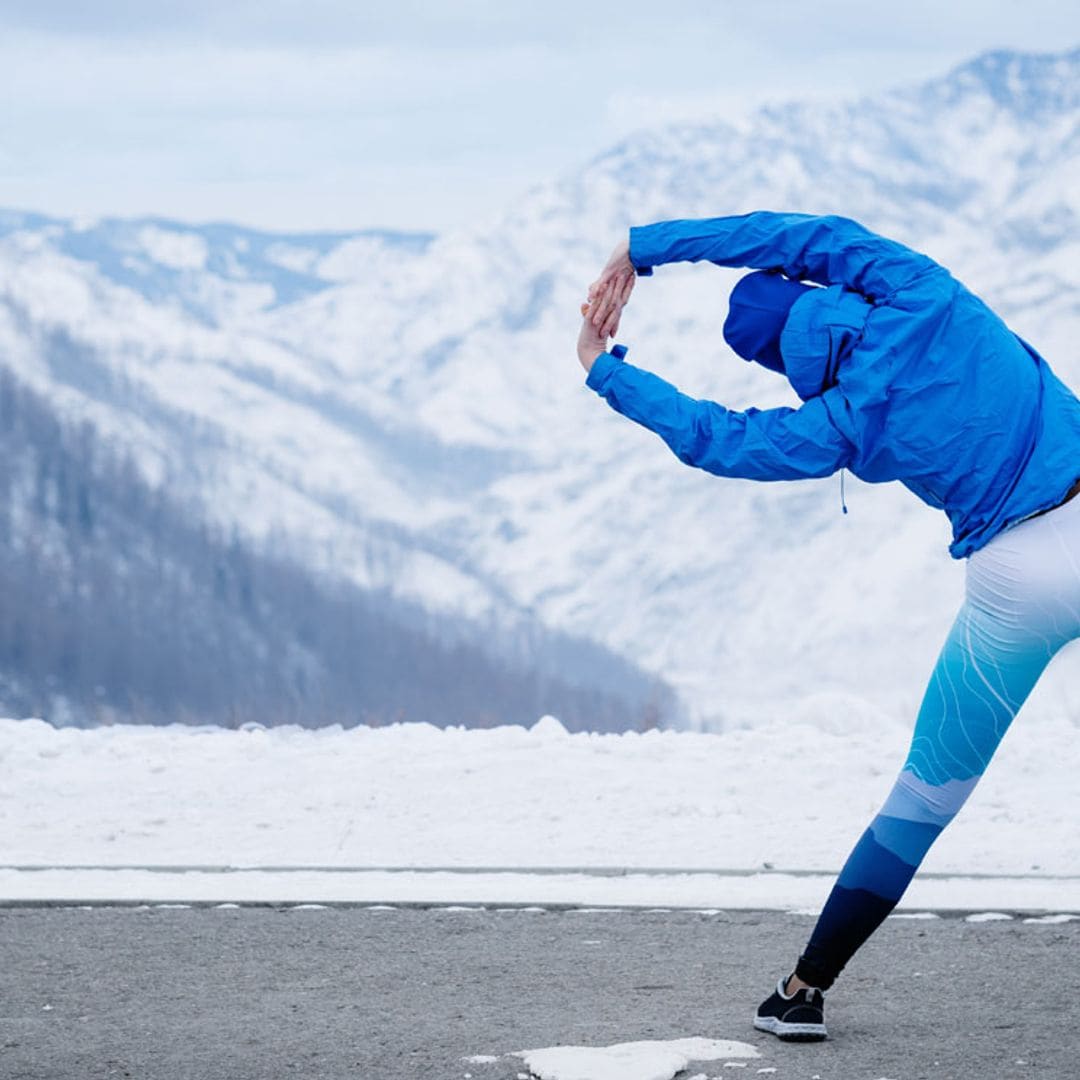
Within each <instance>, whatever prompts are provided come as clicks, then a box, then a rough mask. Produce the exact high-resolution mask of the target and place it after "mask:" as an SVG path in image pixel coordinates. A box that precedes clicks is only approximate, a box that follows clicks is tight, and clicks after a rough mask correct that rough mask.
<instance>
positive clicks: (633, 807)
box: [0, 701, 1080, 876]
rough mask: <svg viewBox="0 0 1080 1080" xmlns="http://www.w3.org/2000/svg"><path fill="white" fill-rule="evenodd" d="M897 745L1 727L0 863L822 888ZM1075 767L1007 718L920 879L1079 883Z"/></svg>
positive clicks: (889, 738) (543, 730)
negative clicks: (686, 872)
mask: <svg viewBox="0 0 1080 1080" xmlns="http://www.w3.org/2000/svg"><path fill="white" fill-rule="evenodd" d="M907 738H908V733H907V731H906V730H904V729H903V728H902V727H901V726H899V725H895V724H892V723H890V722H888V721H887V720H885V719H882V718H880V717H876V716H868V715H866V714H865V713H862V714H860V713H858V712H856V711H854V710H848V711H844V710H843V709H842V708H839V707H836V706H834V705H831V704H830V703H829V702H828V701H818V702H807V703H806V704H805V706H804V709H803V712H802V713H801V714H800V715H798V716H794V717H792V718H791V719H790V720H788V721H787V722H784V723H780V722H775V723H772V724H768V725H766V726H764V727H762V728H760V729H757V730H752V731H751V730H736V731H729V732H725V733H722V734H703V733H689V732H657V731H652V732H648V733H646V734H640V735H639V734H623V735H597V734H574V735H570V734H567V733H566V731H565V730H564V729H563V728H562V727H561V725H558V724H557V723H554V722H550V721H545V722H544V723H542V724H539V725H537V726H534V728H533V729H531V730H528V729H525V728H522V727H500V728H495V729H492V730H487V731H467V730H464V729H460V728H458V729H450V730H445V731H444V730H440V729H437V728H435V727H433V726H430V725H427V724H405V725H395V726H392V727H386V728H365V727H361V728H355V729H350V730H342V729H340V728H327V729H323V730H318V731H307V730H302V729H299V728H295V727H285V728H276V729H272V730H267V729H262V728H254V729H252V730H242V731H225V730H220V729H211V728H195V727H191V728H188V727H179V726H173V727H168V728H140V727H124V726H116V727H109V728H100V729H96V730H87V731H82V730H74V729H62V730H55V729H53V728H51V727H49V726H48V725H46V724H44V723H42V722H40V721H36V720H24V721H16V720H0V775H2V777H3V782H2V783H0V838H2V839H0V864H3V865H6V866H25V865H37V866H41V865H67V864H78V865H99V866H114V867H115V866H124V865H135V866H147V865H149V866H177V865H178V866H203V867H206V866H225V865H228V866H263V867H265V866H302V867H371V868H378V867H427V868H435V867H444V868H462V867H488V868H494V867H502V868H521V867H561V868H588V869H595V868H604V867H607V868H631V869H642V868H665V869H717V870H741V871H749V870H761V869H763V868H764V869H770V868H775V869H777V870H818V871H828V872H832V871H835V870H836V869H837V868H838V867H839V866H840V865H841V863H842V862H843V859H844V858H845V857H846V854H847V852H848V850H849V849H850V847H851V845H852V843H853V842H854V841H855V839H856V838H857V837H858V836H859V834H860V833H861V831H862V830H863V828H865V826H866V823H867V822H868V820H869V819H870V817H871V816H872V814H873V813H874V812H875V810H876V809H877V807H878V806H879V804H880V803H881V801H882V800H883V798H884V797H885V795H886V793H887V792H888V790H889V788H890V786H891V784H892V780H893V777H894V775H895V772H896V770H897V768H898V767H899V765H900V763H901V762H902V760H903V756H904V751H905V748H906V743H907ZM1078 759H1080V746H1078V740H1077V737H1076V728H1075V726H1074V725H1073V724H1072V723H1070V722H1069V721H1068V720H1067V719H1065V718H1061V717H1059V718H1056V719H1055V718H1049V719H1042V718H1033V719H1032V720H1031V721H1030V722H1026V721H1025V718H1024V717H1021V719H1020V720H1019V721H1018V722H1017V723H1016V725H1015V726H1014V730H1013V731H1011V732H1010V733H1009V735H1008V737H1007V738H1006V740H1005V743H1004V745H1003V747H1002V749H1001V750H1000V752H999V754H998V757H997V759H996V760H995V761H994V762H993V763H992V765H991V767H990V770H989V772H988V774H987V776H986V777H985V779H984V780H983V782H982V784H981V785H980V786H979V788H978V789H977V790H976V792H975V794H974V795H973V796H972V799H971V801H970V802H969V804H968V806H967V807H966V808H965V810H964V812H963V814H962V815H961V816H960V818H959V819H958V820H957V821H956V822H955V823H954V825H953V826H952V827H951V828H950V829H949V830H947V832H946V833H945V835H944V836H943V837H942V839H941V840H940V841H939V843H938V844H937V846H936V847H935V848H934V849H933V850H932V851H931V853H930V855H929V857H928V858H927V860H926V863H925V864H924V870H925V871H926V872H929V873H934V872H937V873H945V872H947V873H950V874H972V873H994V874H1014V875H1015V874H1020V875H1023V874H1031V873H1035V874H1044V875H1059V876H1067V875H1070V874H1072V875H1075V874H1080V834H1078V833H1077V831H1076V827H1075V818H1076V810H1077V807H1076V804H1075V803H1074V802H1073V801H1072V800H1071V799H1069V798H1068V797H1067V796H1068V794H1069V793H1071V791H1072V790H1073V778H1074V777H1075V776H1076V775H1077V772H1078V771H1080V768H1078V766H1080V760H1078ZM1063 796H1066V797H1064V798H1063Z"/></svg>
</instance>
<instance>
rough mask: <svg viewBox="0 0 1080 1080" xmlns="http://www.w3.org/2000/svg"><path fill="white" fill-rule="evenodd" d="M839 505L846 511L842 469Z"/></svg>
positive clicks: (842, 471) (841, 472) (842, 472)
mask: <svg viewBox="0 0 1080 1080" xmlns="http://www.w3.org/2000/svg"><path fill="white" fill-rule="evenodd" d="M840 506H841V507H842V509H843V511H844V513H845V514H846V513H847V503H846V502H844V470H843V469H841V470H840Z"/></svg>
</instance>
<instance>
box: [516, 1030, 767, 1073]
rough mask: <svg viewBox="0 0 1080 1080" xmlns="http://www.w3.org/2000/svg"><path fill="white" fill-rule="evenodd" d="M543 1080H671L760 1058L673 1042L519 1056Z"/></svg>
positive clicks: (749, 1049)
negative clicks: (700, 1064)
mask: <svg viewBox="0 0 1080 1080" xmlns="http://www.w3.org/2000/svg"><path fill="white" fill-rule="evenodd" d="M517 1056H518V1057H521V1058H523V1059H524V1061H525V1064H526V1065H527V1066H528V1067H529V1070H530V1072H531V1073H532V1075H533V1076H535V1077H538V1078H539V1080H672V1078H673V1077H674V1076H675V1074H676V1073H679V1072H681V1071H682V1070H683V1069H685V1068H686V1067H687V1066H688V1065H689V1064H690V1062H691V1061H719V1060H721V1059H722V1058H740V1057H741V1058H757V1057H760V1056H761V1055H760V1054H759V1053H758V1051H757V1050H756V1049H755V1048H754V1047H753V1046H751V1045H750V1044H749V1043H742V1042H735V1041H733V1040H730V1039H703V1038H691V1039H671V1040H668V1041H666V1042H663V1041H658V1040H645V1041H641V1042H628V1043H616V1044H615V1045H613V1046H596V1047H594V1046H552V1047H548V1048H547V1049H542V1050H520V1051H518V1052H517Z"/></svg>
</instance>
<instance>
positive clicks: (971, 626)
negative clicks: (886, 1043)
mask: <svg viewBox="0 0 1080 1080" xmlns="http://www.w3.org/2000/svg"><path fill="white" fill-rule="evenodd" d="M971 592H972V590H971V588H970V579H969V599H968V600H967V601H966V602H965V604H964V606H963V607H962V608H961V610H960V613H959V615H958V616H957V618H956V621H955V623H954V624H953V627H952V630H951V631H950V633H949V636H948V638H947V640H946V642H945V645H944V647H943V649H942V651H941V654H940V656H939V657H938V661H937V664H936V666H935V668H934V672H933V675H932V676H931V679H930V684H929V686H928V687H927V690H926V694H925V696H924V698H923V702H922V706H921V708H920V710H919V716H918V719H917V721H916V724H915V733H914V736H913V738H912V742H911V749H910V752H909V753H908V758H907V761H906V763H905V765H904V768H903V770H902V771H901V773H900V776H899V778H898V779H897V781H896V784H895V786H894V787H893V789H892V792H891V794H890V795H889V797H888V799H887V800H886V802H885V805H884V806H883V807H882V809H881V811H880V812H879V813H878V815H877V816H876V817H875V818H874V820H873V821H872V822H871V824H870V827H869V828H868V829H867V830H866V832H865V833H864V834H863V836H862V838H861V839H860V840H859V842H858V843H857V844H856V845H855V849H854V850H853V851H852V853H851V855H850V857H849V858H848V860H847V863H846V864H845V866H844V868H843V870H842V871H841V873H840V877H839V878H838V880H837V882H836V885H835V886H834V887H833V890H832V892H831V894H830V895H829V898H828V901H827V902H826V904H825V907H824V909H823V911H822V913H821V916H820V918H819V919H818V922H817V925H816V927H815V928H814V932H813V934H812V935H811V937H810V942H809V944H808V945H807V946H806V950H805V951H804V953H803V955H802V956H801V957H800V959H799V963H798V966H797V967H796V969H795V973H796V975H797V976H798V977H799V978H800V979H802V980H803V981H804V982H806V983H809V984H810V985H811V986H817V987H820V988H821V989H822V990H825V989H828V988H829V987H830V986H831V985H832V983H833V981H834V980H835V979H836V977H837V975H839V974H840V971H841V970H842V969H843V967H844V965H845V964H846V963H847V962H848V960H850V958H851V957H852V956H853V955H854V953H855V951H856V950H857V949H858V948H859V947H860V946H861V945H862V944H863V942H864V941H866V939H867V938H868V937H869V936H870V935H871V934H872V933H873V932H874V931H875V930H876V929H877V927H878V926H880V925H881V923H882V921H883V920H884V919H885V917H886V916H887V915H888V914H889V912H890V911H892V909H893V908H894V907H895V906H896V903H897V901H899V899H900V898H901V896H903V894H904V890H905V889H906V888H907V886H908V883H909V882H910V881H911V879H912V877H913V876H914V874H915V871H916V870H917V869H918V867H919V864H920V863H921V862H922V860H923V857H924V856H925V855H926V853H927V851H928V850H929V849H930V846H931V844H933V842H934V841H935V840H936V839H937V837H938V836H939V835H940V834H941V831H942V830H943V829H944V828H945V826H946V825H948V824H949V822H950V821H952V819H953V818H954V817H955V816H956V814H957V812H958V811H959V810H960V808H961V807H962V806H963V804H964V802H965V801H966V800H967V798H968V796H969V795H970V794H971V792H972V791H973V790H974V788H975V785H976V784H977V783H978V781H979V778H980V777H981V776H982V774H983V772H984V771H985V769H986V767H987V765H988V764H989V763H990V759H991V757H992V756H993V754H994V751H995V750H996V749H997V747H998V744H999V743H1000V742H1001V739H1002V737H1003V736H1004V735H1005V732H1006V731H1007V730H1008V727H1009V724H1010V723H1011V722H1012V719H1013V717H1014V716H1015V715H1016V714H1017V712H1018V711H1019V709H1020V706H1021V705H1022V704H1023V703H1024V701H1025V700H1026V698H1027V697H1028V695H1029V694H1030V692H1031V690H1032V688H1033V687H1034V686H1035V683H1036V682H1037V681H1038V678H1039V676H1040V675H1041V674H1042V672H1043V670H1044V669H1045V668H1046V665H1047V664H1048V663H1049V661H1050V659H1051V657H1052V656H1053V655H1054V653H1055V652H1056V651H1057V650H1058V648H1060V647H1061V645H1062V644H1064V642H1065V641H1066V640H1068V637H1069V636H1072V635H1071V634H1062V633H1060V632H1059V630H1060V628H1059V630H1058V631H1055V632H1053V633H1047V632H1046V628H1045V627H1043V626H1036V625H1034V622H1035V620H1030V619H1024V618H1019V619H1018V618H1012V617H1003V616H1002V613H1001V612H1000V611H999V610H996V609H995V606H994V605H983V604H981V603H978V602H973V599H972V596H971ZM1038 621H1039V622H1041V621H1042V620H1038Z"/></svg>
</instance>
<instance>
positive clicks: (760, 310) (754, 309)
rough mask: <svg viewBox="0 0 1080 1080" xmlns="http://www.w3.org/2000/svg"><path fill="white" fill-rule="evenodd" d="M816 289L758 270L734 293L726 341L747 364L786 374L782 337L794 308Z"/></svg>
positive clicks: (725, 321)
mask: <svg viewBox="0 0 1080 1080" xmlns="http://www.w3.org/2000/svg"><path fill="white" fill-rule="evenodd" d="M812 288H813V286H811V285H803V284H802V283H801V282H798V281H791V280H790V279H789V278H786V277H783V276H782V275H781V274H778V273H776V272H775V271H771V270H755V271H754V272H753V273H751V274H746V275H744V276H743V277H742V278H740V279H739V281H738V283H737V284H736V286H735V288H734V289H732V290H731V298H730V300H729V301H728V316H727V319H725V320H724V340H725V341H726V342H727V343H728V345H730V346H731V348H732V349H733V350H734V351H735V352H736V353H738V355H739V356H741V357H742V358H743V359H744V360H754V361H756V362H757V363H759V364H761V365H763V366H764V367H767V368H768V369H769V370H770V371H776V372H779V373H780V374H784V359H783V356H782V355H781V351H780V334H781V332H782V331H783V329H784V323H785V322H786V321H787V317H788V313H789V312H790V310H791V307H792V305H793V304H794V303H795V301H796V300H798V299H799V298H800V297H801V296H802V295H803V294H804V293H806V292H809V291H810V290H811V289H812Z"/></svg>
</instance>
